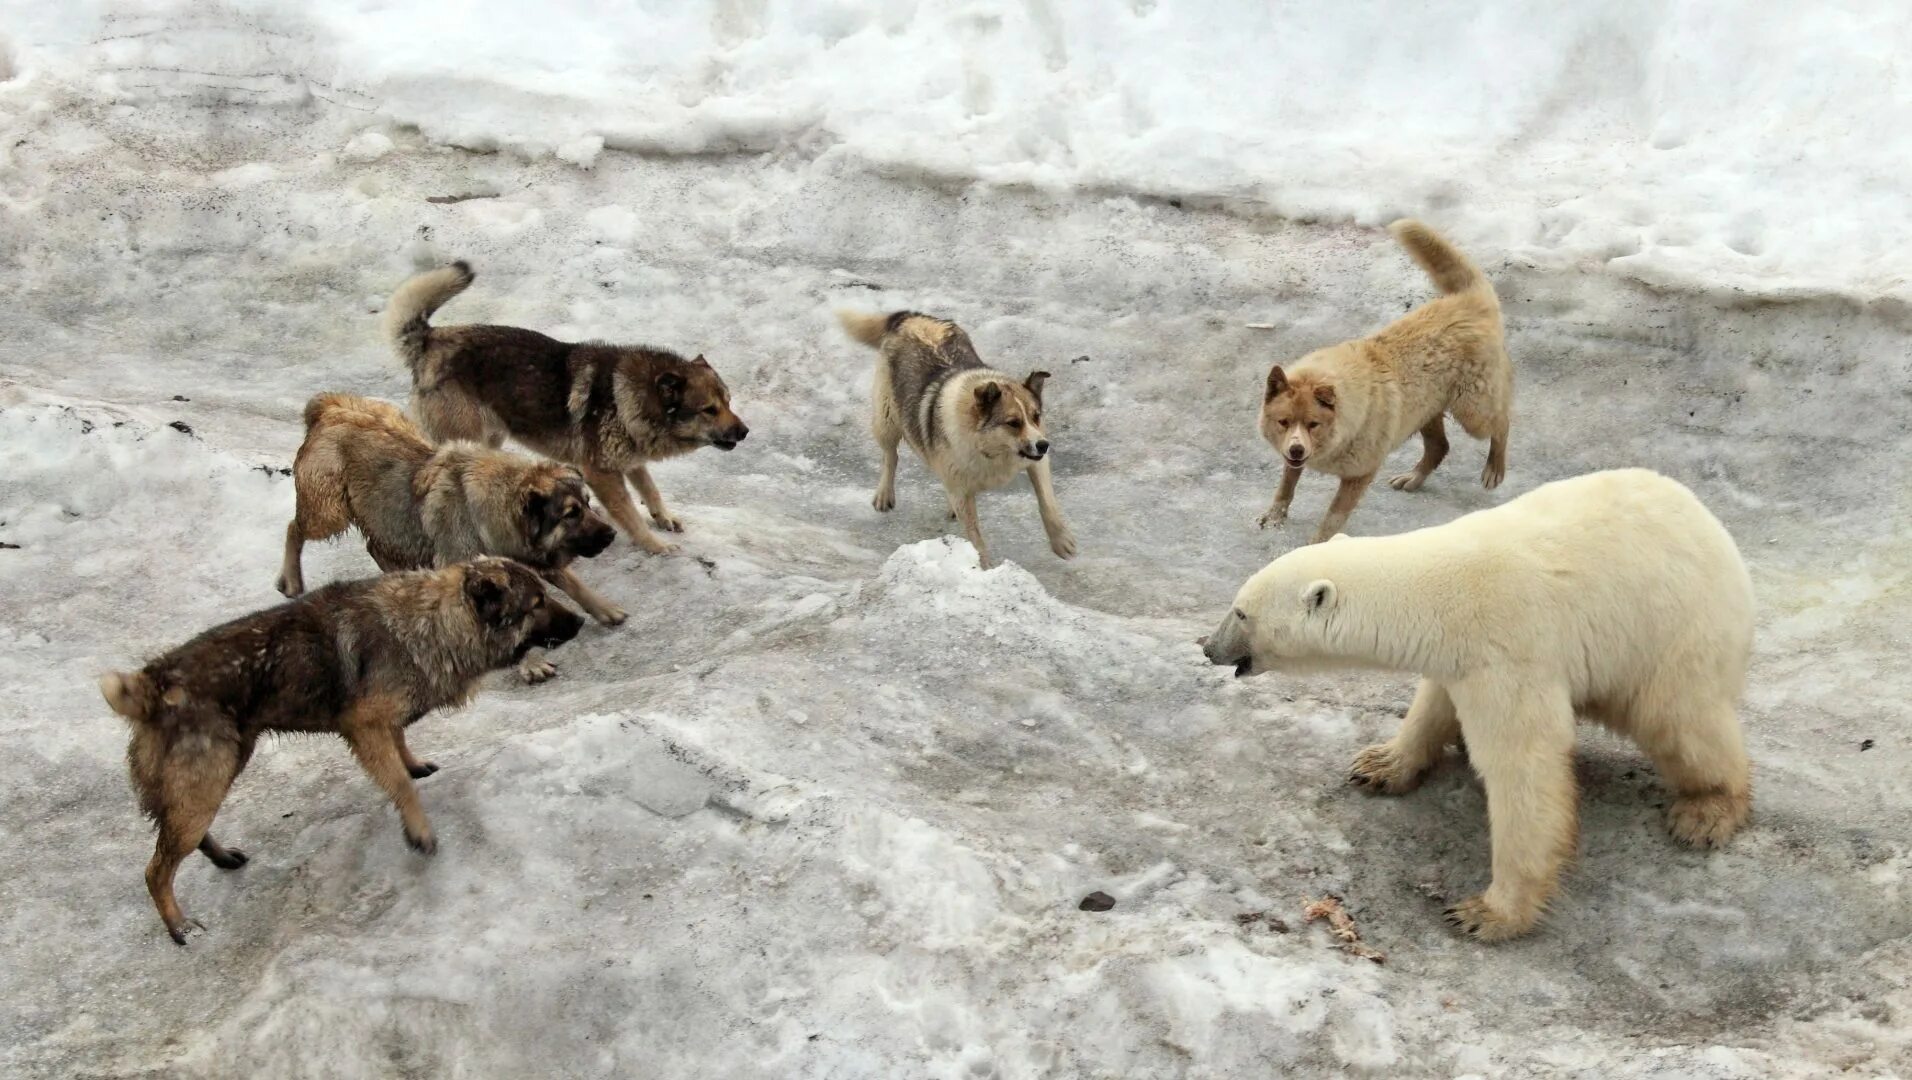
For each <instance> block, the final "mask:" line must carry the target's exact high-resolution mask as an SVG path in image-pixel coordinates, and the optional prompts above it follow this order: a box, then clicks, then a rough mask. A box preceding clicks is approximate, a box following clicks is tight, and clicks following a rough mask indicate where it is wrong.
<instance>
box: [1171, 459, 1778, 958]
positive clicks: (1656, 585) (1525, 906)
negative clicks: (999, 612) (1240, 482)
mask: <svg viewBox="0 0 1912 1080" xmlns="http://www.w3.org/2000/svg"><path fill="white" fill-rule="evenodd" d="M1752 638H1753V590H1752V581H1751V579H1750V578H1749V577H1748V576H1747V573H1746V565H1745V563H1744V562H1742V561H1741V560H1740V556H1739V549H1738V548H1737V547H1735V546H1734V544H1733V539H1732V537H1731V536H1729V535H1727V532H1726V529H1725V527H1724V526H1722V525H1721V524H1720V523H1719V520H1718V519H1717V518H1715V517H1714V516H1713V515H1712V514H1711V513H1709V512H1708V511H1707V509H1706V507H1704V506H1702V505H1701V504H1700V501H1699V500H1698V499H1697V498H1695V497H1694V495H1693V493H1692V492H1690V491H1688V490H1687V489H1686V488H1685V487H1683V486H1681V485H1680V484H1678V483H1676V482H1675V481H1673V480H1669V479H1667V478H1666V477H1664V476H1660V475H1659V474H1657V473H1654V472H1650V471H1648V470H1645V469H1620V470H1615V471H1612V472H1598V473H1592V474H1589V475H1586V476H1580V477H1575V478H1574V479H1571V480H1561V481H1558V482H1555V483H1551V484H1546V485H1543V486H1541V487H1539V488H1536V489H1534V490H1533V491H1530V492H1528V493H1527V494H1525V495H1522V496H1520V497H1519V498H1517V499H1513V500H1510V501H1508V502H1507V503H1505V504H1503V505H1501V506H1498V507H1495V508H1493V509H1490V510H1481V511H1478V512H1476V513H1472V514H1468V515H1466V516H1465V517H1462V518H1459V519H1457V520H1455V521H1452V522H1449V523H1448V524H1446V525H1438V526H1435V527H1433V528H1428V529H1420V530H1418V531H1415V532H1410V533H1403V534H1401V535H1398V536H1377V537H1360V538H1349V537H1336V538H1335V539H1334V540H1332V541H1330V542H1329V543H1326V544H1317V545H1314V546H1310V547H1304V548H1300V549H1298V550H1296V551H1292V552H1289V553H1288V554H1286V555H1283V556H1282V557H1281V558H1279V559H1276V560H1275V561H1274V562H1272V563H1270V564H1268V566H1266V567H1264V568H1263V569H1262V570H1261V571H1260V572H1259V573H1257V574H1255V576H1253V577H1251V578H1249V579H1248V582H1247V584H1245V585H1243V586H1242V587H1241V591H1240V592H1238V593H1237V594H1236V595H1235V604H1234V607H1233V608H1232V609H1230V610H1229V612H1228V614H1227V615H1226V616H1224V617H1223V618H1222V622H1221V626H1220V627H1219V628H1218V629H1217V630H1216V631H1215V632H1214V633H1213V634H1211V635H1209V637H1208V638H1207V640H1206V643H1205V648H1204V651H1205V652H1206V653H1207V655H1208V658H1209V659H1210V660H1211V661H1212V662H1214V663H1216V664H1224V665H1233V666H1234V668H1235V673H1236V675H1238V676H1242V675H1252V674H1258V673H1260V672H1264V671H1304V670H1322V669H1334V668H1351V667H1356V668H1378V669H1383V670H1390V671H1415V672H1419V673H1420V674H1421V684H1420V688H1419V690H1418V691H1417V692H1416V693H1415V695H1414V703H1413V704H1412V705H1411V706H1410V707H1409V708H1408V712H1407V718H1406V719H1405V720H1404V721H1403V722H1402V724H1401V730H1400V732H1399V733H1398V734H1396V735H1395V736H1394V738H1393V740H1392V741H1390V742H1386V743H1381V744H1379V745H1377V746H1370V747H1368V748H1367V749H1366V750H1363V751H1361V753H1360V754H1358V755H1357V756H1356V757H1355V759H1354V765H1353V769H1352V773H1351V775H1350V777H1349V780H1350V781H1351V782H1352V783H1355V784H1358V785H1361V786H1363V787H1365V788H1367V789H1368V790H1370V791H1374V792H1380V793H1385V794H1389V795H1399V794H1403V793H1406V792H1408V791H1412V790H1413V789H1414V788H1415V787H1416V786H1418V785H1419V784H1420V782H1421V779H1422V777H1424V776H1425V775H1426V774H1427V772H1428V770H1429V769H1431V768H1432V767H1433V766H1434V764H1435V763H1436V761H1437V760H1438V759H1439V758H1440V756H1441V754H1442V752H1443V750H1444V749H1445V747H1446V746H1447V744H1449V743H1451V742H1453V741H1454V740H1455V737H1456V736H1460V737H1461V738H1462V739H1463V740H1464V741H1465V744H1466V748H1467V754H1468V757H1469V759H1470V760H1471V761H1472V763H1473V766H1474V769H1475V770H1476V771H1477V772H1478V773H1479V774H1480V777H1481V780H1482V782H1483V784H1484V785H1485V787H1486V789H1487V817H1488V829H1489V832H1490V834H1491V836H1492V842H1493V881H1492V883H1491V884H1489V885H1488V887H1487V891H1486V892H1483V893H1481V894H1480V895H1479V896H1475V897H1473V898H1471V899H1468V900H1465V901H1462V902H1461V903H1458V904H1456V905H1454V906H1453V907H1451V908H1449V909H1448V910H1447V917H1448V920H1449V921H1450V922H1452V923H1454V924H1455V925H1457V926H1459V927H1460V928H1461V929H1462V930H1463V931H1465V932H1467V933H1470V934H1472V935H1474V936H1475V937H1477V938H1480V939H1482V940H1485V941H1498V940H1503V939H1506V938H1511V937H1515V936H1517V935H1520V934H1523V933H1525V932H1527V931H1528V930H1530V929H1532V928H1533V926H1534V924H1535V922H1536V921H1537V920H1538V919H1539V918H1540V915H1541V913H1542V911H1543V910H1544V909H1545V907H1546V905H1547V903H1548V901H1549V900H1550V899H1552V897H1553V895H1554V890H1555V887H1556V884H1557V881H1558V877H1559V873H1560V868H1561V865H1562V864H1563V863H1564V862H1565V861H1566V859H1567V858H1568V857H1570V856H1571V855H1572V853H1573V848H1574V844H1575V841H1576V838H1577V829H1578V824H1577V821H1576V806H1575V804H1576V802H1577V795H1576V792H1575V790H1574V779H1573V766H1572V753H1573V740H1574V716H1575V713H1576V712H1577V713H1579V714H1581V715H1583V716H1585V717H1587V718H1588V719H1591V720H1595V721H1597V722H1599V723H1602V724H1605V725H1606V726H1608V727H1610V728H1612V729H1613V730H1615V731H1618V732H1620V733H1622V734H1625V735H1627V736H1629V737H1631V738H1632V739H1633V740H1634V741H1635V742H1637V743H1638V744H1639V745H1640V747H1641V748H1642V749H1643V750H1645V751H1646V752H1647V754H1648V755H1649V756H1650V757H1651V758H1652V759H1653V762H1654V765H1655V766H1656V767H1657V768H1658V769H1659V772H1660V777H1661V779H1662V780H1663V781H1664V782H1665V783H1666V784H1667V786H1668V787H1670V788H1671V789H1672V792H1673V803H1672V806H1671V807H1670V808H1669V810H1668V814H1667V825H1668V828H1670V829H1671V830H1672V833H1673V835H1674V836H1675V837H1677V838H1678V839H1680V840H1682V841H1684V842H1686V843H1688V844H1691V845H1693V846H1695V847H1711V846H1715V845H1718V844H1721V843H1723V842H1725V840H1726V839H1727V838H1728V837H1730V836H1732V835H1733V833H1734V832H1735V831H1736V830H1737V829H1738V828H1739V827H1740V826H1741V825H1742V824H1744V823H1745V821H1746V818H1747V816H1748V814H1749V813H1750V812H1751V809H1752V787H1751V774H1750V768H1749V766H1748V764H1747V761H1746V751H1745V749H1744V747H1743V745H1742V742H1741V736H1740V725H1739V719H1738V716H1737V712H1736V708H1737V705H1738V703H1739V698H1740V694H1741V691H1742V689H1743V686H1744V683H1745V673H1746V663H1747V658H1748V655H1749V654H1750V652H1751V649H1752Z"/></svg>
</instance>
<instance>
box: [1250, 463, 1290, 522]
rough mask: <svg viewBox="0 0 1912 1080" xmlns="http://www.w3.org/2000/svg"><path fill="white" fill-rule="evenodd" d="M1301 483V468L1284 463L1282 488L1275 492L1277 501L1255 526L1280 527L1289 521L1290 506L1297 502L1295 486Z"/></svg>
mask: <svg viewBox="0 0 1912 1080" xmlns="http://www.w3.org/2000/svg"><path fill="white" fill-rule="evenodd" d="M1299 483H1301V466H1299V465H1289V464H1287V463H1285V462H1284V463H1283V464H1282V466H1281V487H1280V489H1278V490H1277V491H1276V492H1275V501H1274V502H1271V503H1269V504H1268V512H1267V513H1265V514H1263V515H1261V517H1260V518H1259V519H1257V520H1256V522H1255V524H1256V525H1257V526H1258V527H1260V528H1263V529H1266V528H1268V527H1269V526H1271V525H1280V524H1281V523H1282V522H1284V521H1287V520H1288V504H1290V503H1292V502H1294V501H1295V485H1296V484H1299Z"/></svg>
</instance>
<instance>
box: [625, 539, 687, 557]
mask: <svg viewBox="0 0 1912 1080" xmlns="http://www.w3.org/2000/svg"><path fill="white" fill-rule="evenodd" d="M636 543H637V546H638V547H641V548H643V549H644V550H645V551H646V552H648V553H650V554H652V555H675V554H677V553H678V552H680V551H682V550H684V549H683V548H681V547H678V546H677V545H676V544H673V543H671V542H669V541H668V540H659V539H657V538H656V537H652V538H650V539H649V540H639V541H636Z"/></svg>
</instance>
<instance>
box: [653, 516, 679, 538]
mask: <svg viewBox="0 0 1912 1080" xmlns="http://www.w3.org/2000/svg"><path fill="white" fill-rule="evenodd" d="M651 525H652V526H653V527H655V528H659V529H662V530H664V531H665V532H675V533H680V532H683V531H684V519H682V518H680V517H678V516H677V515H675V514H670V513H664V514H652V515H651Z"/></svg>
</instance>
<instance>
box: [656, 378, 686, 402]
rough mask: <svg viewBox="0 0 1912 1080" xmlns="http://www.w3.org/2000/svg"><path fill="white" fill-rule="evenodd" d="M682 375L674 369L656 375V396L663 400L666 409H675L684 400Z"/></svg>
mask: <svg viewBox="0 0 1912 1080" xmlns="http://www.w3.org/2000/svg"><path fill="white" fill-rule="evenodd" d="M684 385H685V384H684V377H683V376H682V375H679V374H678V373H677V372H675V371H666V372H663V373H661V374H659V375H658V376H657V396H658V397H659V398H660V399H662V400H663V402H664V407H665V408H666V409H675V408H676V407H677V406H678V404H679V403H680V402H682V401H683V400H684Z"/></svg>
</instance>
